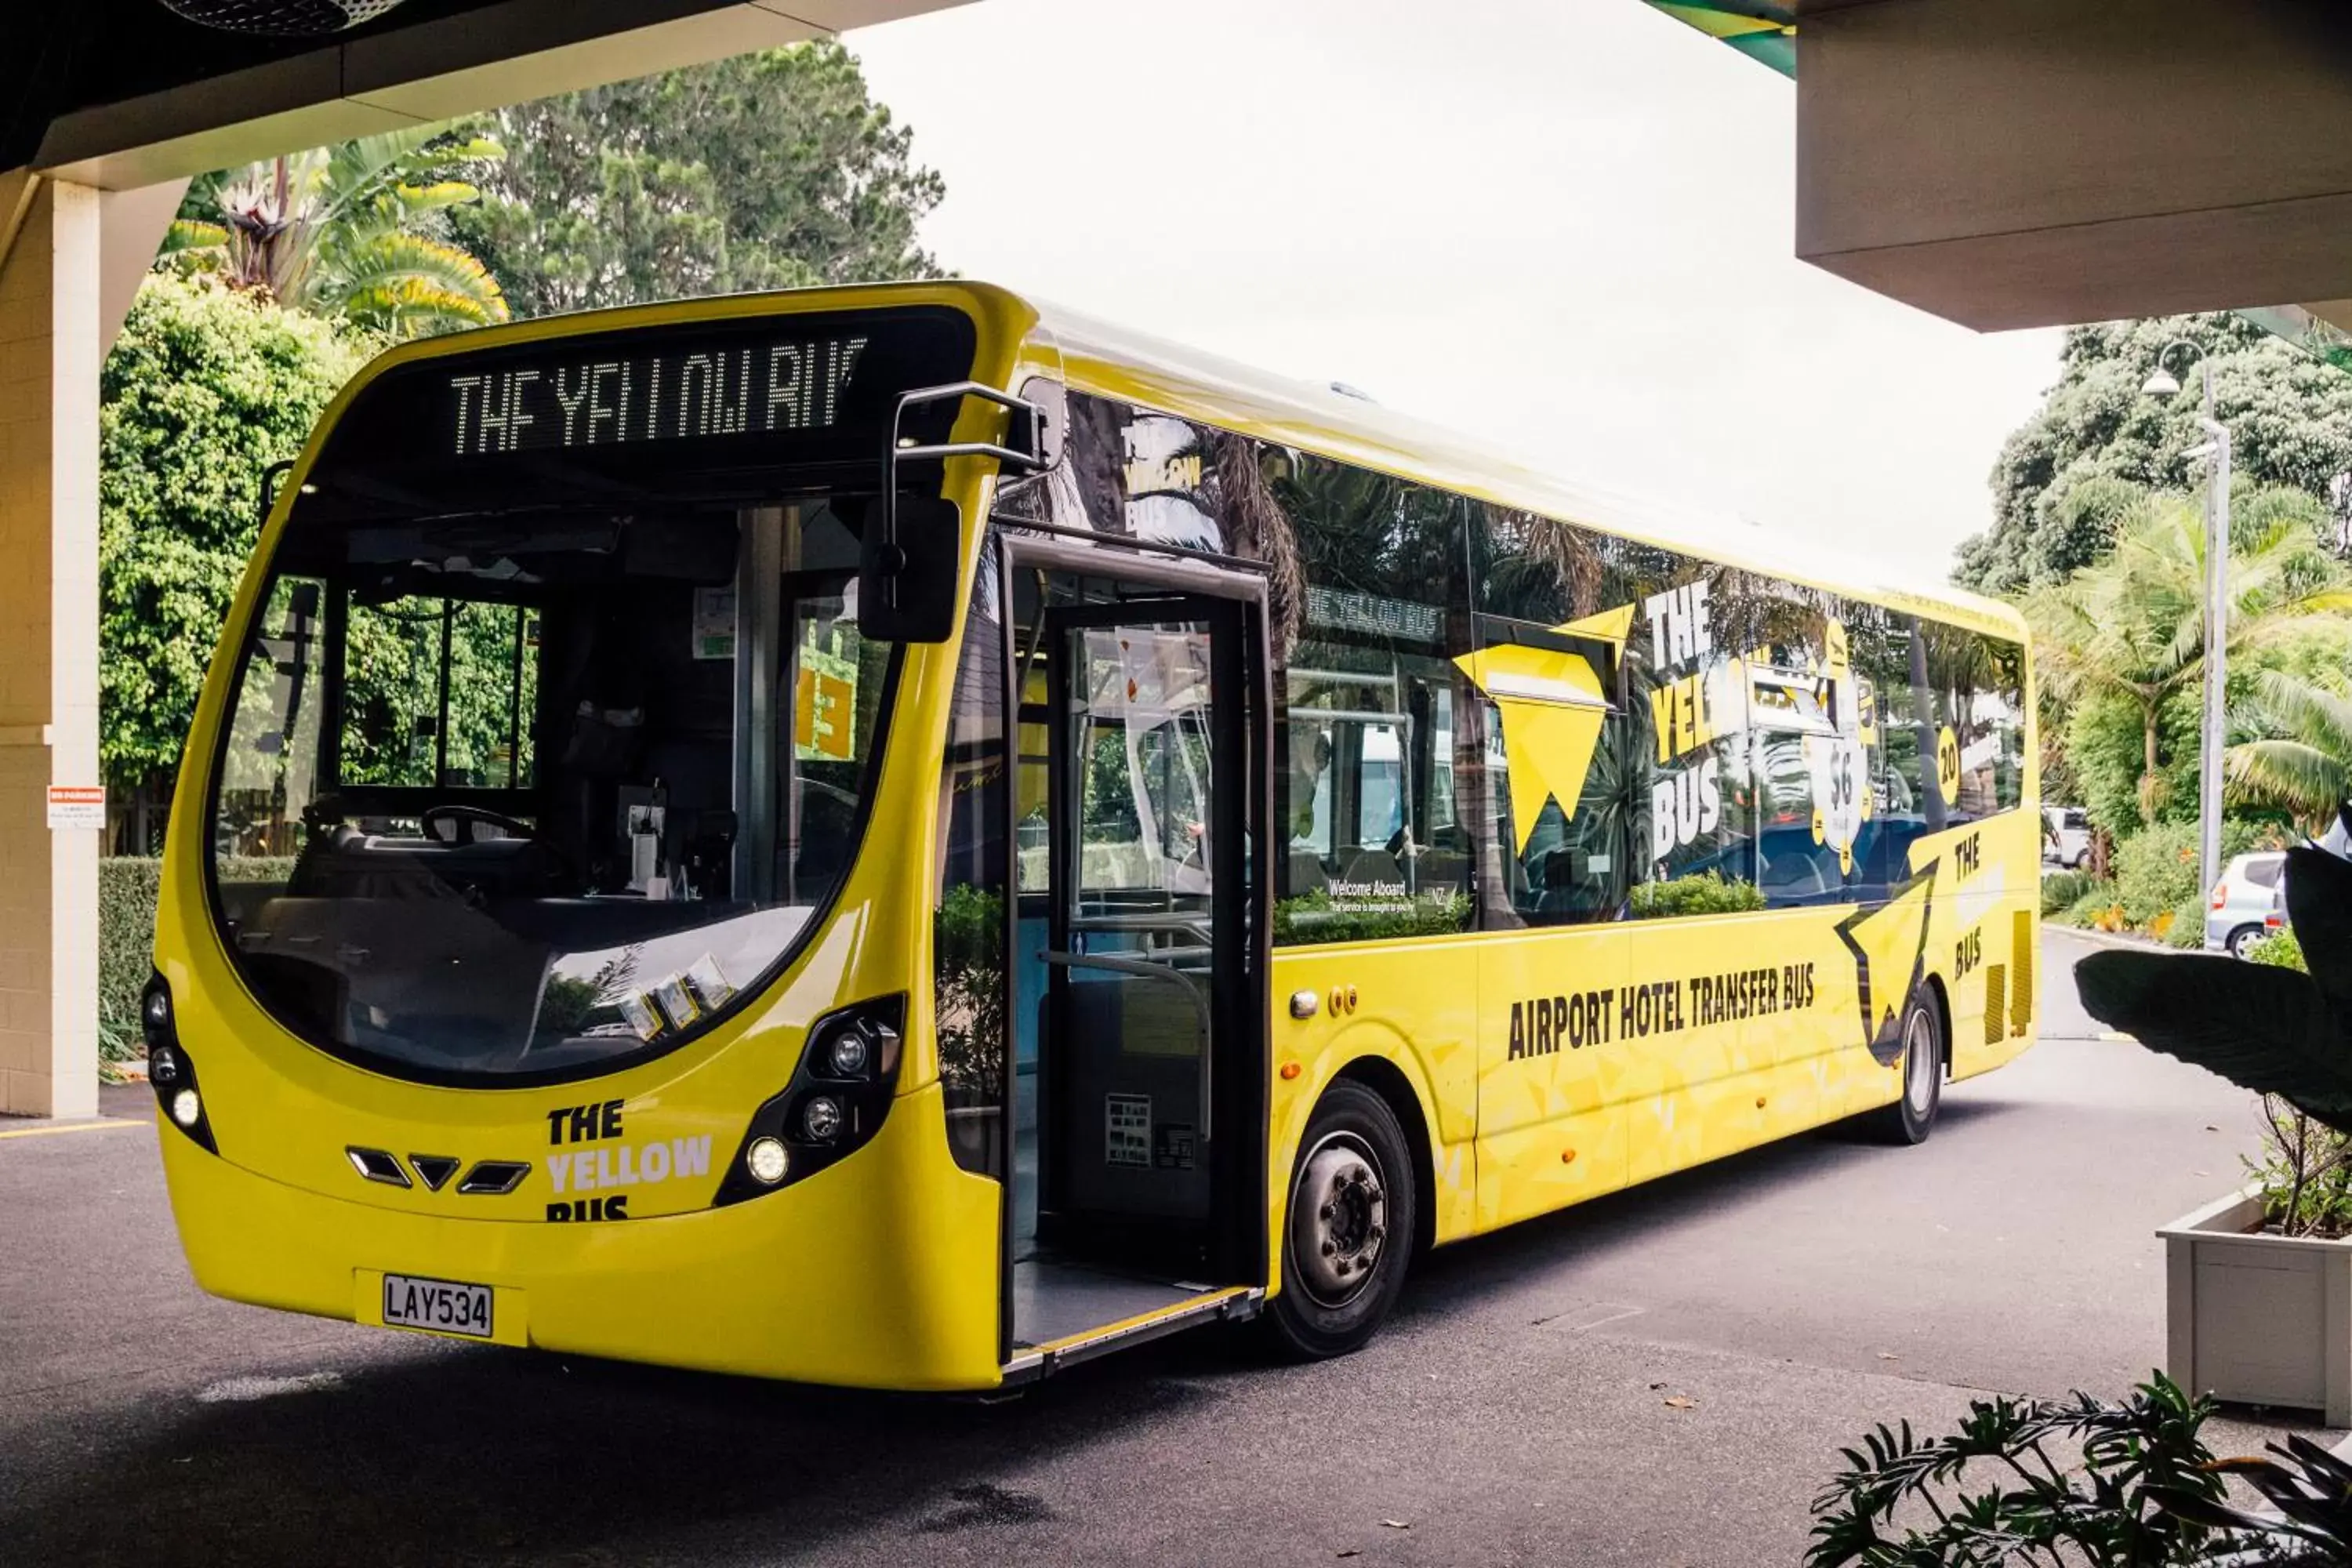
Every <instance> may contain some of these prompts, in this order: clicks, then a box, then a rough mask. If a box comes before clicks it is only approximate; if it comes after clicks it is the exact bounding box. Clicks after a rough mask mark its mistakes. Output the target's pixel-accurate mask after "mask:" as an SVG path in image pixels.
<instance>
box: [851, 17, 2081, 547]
mask: <svg viewBox="0 0 2352 1568" xmlns="http://www.w3.org/2000/svg"><path fill="white" fill-rule="evenodd" d="M848 42H849V44H850V47H852V48H853V49H854V50H855V51H856V53H857V54H858V55H859V57H860V58H863V59H864V61H865V63H866V75H867V77H868V79H869V80H870V81H871V83H872V86H873V89H874V93H875V96H876V97H877V99H879V100H881V101H882V102H884V103H887V104H888V105H889V106H890V108H891V110H893V111H894V112H895V113H896V114H898V116H899V117H900V119H901V120H902V121H904V122H905V123H906V124H908V125H910V126H911V127H913V129H914V132H915V148H916V152H917V154H918V156H919V158H920V159H921V160H922V161H923V162H924V163H929V165H931V166H932V167H933V168H936V169H938V170H939V171H940V174H943V175H944V176H945V177H946V180H947V186H948V197H947V201H946V203H945V204H944V205H942V206H941V207H940V209H939V211H938V212H937V213H936V214H934V215H933V216H932V217H931V218H930V220H929V223H928V224H927V226H925V230H924V236H923V237H924V241H925V243H926V244H927V245H928V246H929V247H930V248H931V249H933V250H934V251H935V252H936V253H937V255H938V256H939V258H940V262H941V264H942V265H944V266H947V267H949V268H952V269H954V270H955V271H957V272H960V273H961V274H963V275H965V276H967V277H971V278H981V279H988V280H990V281H992V282H999V283H1003V284H1006V285H1008V286H1011V287H1013V288H1017V289H1028V290H1032V291H1034V292H1035V293H1037V294H1040V295H1043V296H1045V298H1047V299H1051V300H1058V301H1060V302H1062V303H1064V304H1066V305H1069V306H1072V307H1075V308H1077V309H1081V310H1087V311H1088V312H1090V313H1092V314H1096V315H1100V316H1104V317H1107V318H1108V319H1111V320H1114V321H1123V322H1126V323H1128V324H1129V325H1132V326H1135V327H1139V328H1142V329H1145V330H1148V331H1155V332H1158V333H1160V334H1162V335H1164V336H1168V337H1171V338H1176V339H1179V340H1181V341H1184V342H1191V343H1193V344H1196V345H1198V346H1200V347H1202V348H1205V349H1212V350H1214V351H1216V352H1218V353H1225V354H1229V355H1232V356H1234V357H1235V358H1239V359H1244V360H1248V361H1252V362H1254V363H1258V364H1262V365H1265V366H1267V367H1268V368H1271V369H1274V370H1277V371H1282V372H1285V373H1287V374H1294V375H1299V376H1304V377H1307V378H1310V379H1312V380H1315V381H1318V382H1325V381H1330V380H1334V379H1337V380H1340V381H1345V382H1347V383H1349V384H1352V385H1355V386H1358V387H1360V388H1362V389H1364V390H1365V391H1367V392H1369V393H1370V394H1371V395H1373V396H1375V397H1377V398H1379V399H1380V400H1381V402H1383V403H1385V404H1388V405H1391V406H1393V407H1396V408H1399V409H1402V410H1407V411H1410V412H1412V413H1415V414H1418V415H1423V416H1429V417H1432V418H1435V419H1439V420H1443V421H1444V422H1445V423H1448V424H1451V425H1454V426H1459V427H1461V428H1463V429H1465V430H1469V431H1472V432H1475V433H1476V434H1478V435H1480V436H1483V437H1486V438H1487V439H1489V440H1491V441H1494V442H1496V443H1498V444H1500V445H1503V446H1506V447H1510V448H1512V449H1514V450H1516V451H1518V452H1520V453H1522V454H1524V455H1526V456H1527V457H1528V458H1531V459H1533V460H1534V461H1535V462H1536V463H1537V464H1538V466H1540V467H1543V468H1549V469H1551V470H1553V471H1555V472H1557V473H1559V474H1561V475H1563V476H1564V477H1567V478H1569V479H1581V480H1584V481H1587V482H1591V483H1599V484H1603V485H1608V486H1611V487H1612V488H1615V489H1624V490H1631V491H1633V492H1636V493H1639V494H1644V495H1647V496H1651V497H1654V498H1655V499H1658V500H1667V501H1673V502H1679V503H1683V504H1686V505H1691V506H1695V507H1702V508H1706V509H1707V510H1713V511H1718V512H1731V513H1737V514H1738V515H1740V516H1743V517H1747V518H1752V519H1754V520H1757V521H1759V522H1761V523H1762V524H1764V525H1765V526H1767V527H1770V528H1776V529H1787V530H1790V531H1794V532H1798V533H1801V534H1804V535H1806V536H1808V537H1810V538H1813V539H1818V540H1824V541H1835V542H1838V543H1840V544H1842V545H1843V546H1844V547H1845V548H1847V549H1849V550H1853V551H1855V552H1862V553H1865V554H1872V555H1876V556H1881V557H1893V558H1895V559H1897V560H1899V561H1900V562H1901V563H1903V564H1904V565H1906V566H1907V567H1908V568H1909V569H1910V571H1911V572H1912V573H1914V574H1917V573H1921V572H1926V573H1928V574H1932V575H1933V576H1935V577H1937V578H1941V577H1942V576H1943V574H1944V573H1945V571H1946V570H1947V569H1948V563H1949V561H1950V557H1951V551H1952V546H1953V545H1954V544H1955V543H1957V542H1958V541H1959V540H1960V539H1962V538H1963V537H1965V536H1967V535H1968V534H1969V533H1973V532H1975V531H1979V530H1980V529H1981V528H1983V527H1984V526H1985V524H1986V521H1987V511H1988V506H1989V502H1988V500H1987V499H1986V489H1985V476H1986V474H1987V472H1988V471H1989V470H1990V468H1991V466H1992V460H1993V457H1994V455H1995V453H1996V452H1997V451H1998V449H1999V447H2000V440H2001V437H2003V436H2004V435H2006V434H2007V433H2008V431H2009V430H2010V429H2011V427H2012V426H2015V425H2016V424H2018V423H2019V422H2020V421H2021V420H2022V419H2023V418H2024V417H2025V416H2027V415H2028V414H2030V413H2031V412H2032V409H2033V407H2034V406H2035V404H2036V402H2037V400H2038V398H2039V396H2040V395H2041V393H2042V390H2043V389H2044V388H2045V387H2046V386H2047V385H2049V384H2050V383H2051V382H2052V381H2053V380H2054V379H2055V376H2056V356H2057V338H2056V334H2055V333H2051V332H2030V333H2011V334H2004V335H2001V336H1997V337H1982V336H1979V335H1978V334H1976V333H1974V332H1970V331H1967V330H1966V329H1964V328H1961V327H1956V326H1953V325H1951V324H1949V323H1948V322H1945V321H1939V320H1937V319H1936V318H1934V317H1931V316H1927V315H1925V314H1922V313H1920V312H1918V311H1916V310H1910V309H1908V308H1906V307H1905V306H1902V305H1897V304H1895V303H1893V302H1891V301H1889V300H1883V299H1880V298H1879V297H1877V296H1875V295H1874V294H1871V293H1868V292H1867V291H1865V290H1864V289H1858V288H1856V287H1854V286H1853V285H1851V284H1848V283H1845V282H1843V281H1842V280H1840V279H1835V278H1832V277H1831V276H1830V275H1829V274H1827V273H1824V272H1821V271H1818V270H1816V269H1814V268H1811V267H1808V266H1805V265H1804V264H1802V263H1801V262H1799V261H1798V260H1796V259H1795V258H1794V256H1793V255H1792V253H1791V247H1790V226H1791V222H1792V214H1793V212H1794V205H1793V195H1792V191H1793V185H1794V180H1795V154H1794V137H1793V130H1794V121H1795V112H1796V108H1795V105H1796V98H1795V90H1794V89H1793V87H1792V85H1791V84H1790V82H1789V81H1787V80H1786V79H1783V78H1781V77H1779V76H1777V75H1775V74H1773V73H1772V72H1771V71H1769V70H1768V69H1766V68H1763V67H1762V66H1760V65H1758V64H1756V63H1754V62H1753V61H1750V60H1748V59H1746V58H1743V57H1741V56H1739V55H1738V54H1737V53H1736V52H1734V51H1733V50H1731V49H1728V48H1725V47H1722V46H1720V45H1717V44H1714V43H1712V42H1710V41H1709V40H1707V39H1706V38H1704V37H1700V36H1699V35H1698V34H1696V33H1694V32H1691V31H1689V30H1688V29H1686V28H1684V27H1682V26H1679V25H1678V24H1675V23H1674V22H1671V21H1669V20H1667V19H1666V18H1665V17H1664V16H1660V15H1659V14H1657V13H1655V12H1653V11H1651V10H1650V9H1649V8H1648V7H1647V6H1645V5H1639V4H1637V3H1636V0H1453V3H1452V4H1450V5H1438V6H1432V5H1427V4H1419V5H1406V4H1403V3H1402V0H1188V3H1187V4H1185V5H1171V4H1146V3H1144V0H985V4H982V5H968V6H964V7H961V8H959V9H955V10H950V11H946V12H941V13H938V14H935V15H932V16H921V17H917V18H914V19H912V20H908V21H905V22H898V23H893V24H891V25H889V26H882V27H876V28H871V29H868V30H866V31H863V32H858V33H855V34H852V35H850V37H849V39H848Z"/></svg>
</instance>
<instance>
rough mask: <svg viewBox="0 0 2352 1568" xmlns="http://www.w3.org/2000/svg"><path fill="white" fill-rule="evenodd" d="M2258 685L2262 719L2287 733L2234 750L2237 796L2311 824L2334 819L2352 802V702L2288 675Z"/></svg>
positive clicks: (2264, 677)
mask: <svg viewBox="0 0 2352 1568" xmlns="http://www.w3.org/2000/svg"><path fill="white" fill-rule="evenodd" d="M2254 679H2255V690H2256V708H2257V710H2258V713H2259V714H2260V716H2261V717H2262V718H2263V719H2264V720H2266V721H2268V727H2270V728H2273V729H2275V730H2279V731H2284V734H2282V735H2278V736H2275V737H2273V738H2271V739H2267V740H2260V741H2248V742H2244V743H2243V744H2242V745H2236V746H2232V747H2231V748H2230V750H2229V753H2228V758H2227V762H2228V767H2229V774H2230V784H2231V791H2232V793H2234V794H2236V795H2240V796H2242V798H2244V799H2247V800H2251V801H2257V802H2260V803H2262V804H2263V805H2276V806H2280V807H2283V808H2284V809H2285V810H2288V811H2291V812H2293V813H2294V815H2295V816H2297V817H2299V818H2301V819H2302V820H2303V821H2304V822H2305V823H2306V824H2316V823H2319V822H2322V821H2325V820H2326V819H2328V818H2331V817H2333V816H2335V815H2336V808H2337V807H2338V806H2340V805H2343V804H2344V801H2345V799H2346V797H2347V796H2352V698H2346V697H2344V696H2341V695H2339V694H2337V693H2336V692H2333V691H2329V690H2327V689H2325V688H2324V687H2320V686H2315V685H2314V684H2313V683H2311V682H2310V681H2307V680H2303V679H2297V678H2296V677H2294V676H2292V675H2289V674H2287V673H2285V672H2284V670H2275V669H2266V670H2263V672H2262V673H2261V674H2260V675H2258V676H2256V677H2255V678H2254Z"/></svg>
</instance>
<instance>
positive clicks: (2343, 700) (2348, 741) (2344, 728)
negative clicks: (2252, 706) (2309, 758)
mask: <svg viewBox="0 0 2352 1568" xmlns="http://www.w3.org/2000/svg"><path fill="white" fill-rule="evenodd" d="M2255 687H2256V689H2257V690H2258V691H2259V692H2260V693H2261V696H2262V704H2263V710H2265V711H2266V712H2267V713H2269V715H2270V716H2271V718H2272V719H2273V720H2274V721H2276V722H2277V723H2278V725H2279V727H2280V728H2281V729H2283V730H2284V731H2286V732H2287V733H2288V734H2290V735H2292V736H2294V738H2295V739H2297V740H2299V741H2302V742H2305V744H2307V745H2310V746H2314V747H2316V748H2318V749H2319V750H2321V751H2325V752H2330V753H2332V754H2334V755H2335V756H2336V757H2338V758H2341V759H2344V760H2345V761H2347V763H2352V698H2347V697H2345V696H2344V695H2342V694H2341V693H2339V692H2334V691H2328V690H2326V689H2322V688H2320V687H2318V686H2315V685H2313V684H2312V683H2311V682H2310V681H2307V680H2298V679H2295V678H2294V676H2292V675H2288V674H2287V673H2285V672H2284V671H2283V670H2275V669H2266V670H2264V671H2263V672H2262V674H2261V675H2259V676H2257V677H2256V678H2255Z"/></svg>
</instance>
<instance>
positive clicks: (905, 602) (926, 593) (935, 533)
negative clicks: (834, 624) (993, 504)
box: [857, 495, 963, 643]
mask: <svg viewBox="0 0 2352 1568" xmlns="http://www.w3.org/2000/svg"><path fill="white" fill-rule="evenodd" d="M896 513H897V517H896V521H897V527H896V529H895V530H894V532H895V533H896V536H897V537H895V538H890V539H886V538H884V537H883V533H882V530H881V529H879V528H878V527H877V526H876V521H877V519H878V518H879V517H880V515H881V509H880V508H879V507H876V508H872V509H870V510H868V512H867V514H866V531H865V537H864V540H863V542H862V543H861V544H860V546H859V549H858V552H857V629H858V631H859V632H861V633H863V634H864V635H865V636H866V637H872V638H875V639H877V641H885V642H895V643H927V642H945V641H947V640H948V638H950V637H953V636H954V635H955V631H956V567H957V564H958V563H959V561H960V560H961V556H962V553H963V549H962V545H963V539H962V534H963V529H962V521H963V520H962V517H961V514H960V513H959V512H958V511H957V510H956V508H955V503H954V502H952V501H949V500H941V499H940V497H938V496H910V495H902V496H900V497H898V507H897V509H896Z"/></svg>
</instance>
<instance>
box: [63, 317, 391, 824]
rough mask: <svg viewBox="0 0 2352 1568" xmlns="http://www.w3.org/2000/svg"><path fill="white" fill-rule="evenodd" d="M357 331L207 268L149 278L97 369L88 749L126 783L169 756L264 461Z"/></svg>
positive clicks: (302, 420) (289, 449) (183, 725)
mask: <svg viewBox="0 0 2352 1568" xmlns="http://www.w3.org/2000/svg"><path fill="white" fill-rule="evenodd" d="M366 346H367V345H366V340H365V339H364V338H362V337H360V336H358V335H355V334H352V333H350V332H347V331H342V330H341V329H339V328H337V327H336V326H335V325H333V324H332V323H330V322H327V321H320V320H318V319H316V318H315V317H310V316H306V315H303V314H301V313H299V312H298V311H292V310H284V309H281V308H280V307H278V306H277V305H274V304H271V303H270V302H268V300H264V299H259V298H257V297H255V296H253V295H251V294H246V293H238V292H236V291H233V290H230V289H224V288H221V287H218V286H216V285H215V284H214V283H211V282H209V281H207V280H205V279H179V278H172V277H160V276H159V277H151V278H149V279H147V280H146V281H145V283H144V284H143V285H142V288H141V289H140V292H139V297H138V299H137V300H135V301H133V303H132V305H131V313H130V315H129V317H128V318H127V319H126V320H125V321H124V322H123V327H122V331H121V336H120V337H118V338H117V339H116V340H115V343H114V350H113V352H112V353H110V355H108V357H107V361H106V366H105V369H104V372H103V374H102V375H101V378H100V396H101V399H102V403H101V406H100V416H99V430H100V437H99V438H100V469H99V507H100V510H99V638H100V649H101V657H100V666H99V702H100V714H99V717H100V725H99V757H100V764H101V766H102V767H103V768H104V770H105V773H106V777H107V780H108V782H110V783H111V784H119V785H121V786H124V787H135V786H137V785H139V784H142V783H144V782H146V781H148V780H150V779H151V778H152V777H153V776H155V775H156V774H158V773H164V772H167V771H168V770H170V769H172V768H173V767H175V766H177V765H178V763H179V759H180V748H181V745H182V742H183V741H184V738H185V736H186V734H187V731H188V725H189V724H190V722H191V721H193V720H194V716H195V707H196V693H197V689H198V688H199V687H201V685H202V684H203V681H204V676H205V663H206V661H207V660H208V659H210V658H211V657H212V651H213V647H214V645H215V643H216V642H217V641H218V640H219V637H220V627H221V623H222V621H223V620H224V619H225V618H226V616H227V613H228V604H229V599H230V596H231V595H233V594H234V593H235V591H236V582H237V577H238V574H240V573H241V572H242V571H243V569H244V565H245V558H246V555H247V552H248V551H250V550H251V549H252V546H253V540H254V533H255V531H256V525H257V517H256V511H255V497H256V489H257V486H258V484H259V482H260V479H261V475H262V471H263V470H264V469H265V468H268V466H269V465H270V464H271V463H273V462H277V461H278V460H279V459H281V458H290V457H292V456H293V455H294V454H295V452H296V451H297V450H298V449H299V447H300V446H301V444H302V441H303V438H304V437H306V436H308V435H309V434H310V426H311V425H312V423H313V422H314V421H315V420H316V419H317V418H318V416H319V412H320V409H321V408H323V407H324V406H325V405H326V403H327V400H328V399H329V398H331V397H332V396H333V395H334V394H335V392H336V391H337V389H339V388H340V387H341V385H342V384H343V383H344V382H345V381H347V380H349V379H350V377H351V375H352V372H353V371H355V370H356V369H358V367H359V364H360V362H361V360H362V358H363V357H364V352H365V348H366Z"/></svg>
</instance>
